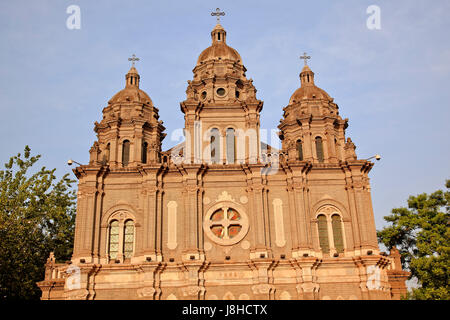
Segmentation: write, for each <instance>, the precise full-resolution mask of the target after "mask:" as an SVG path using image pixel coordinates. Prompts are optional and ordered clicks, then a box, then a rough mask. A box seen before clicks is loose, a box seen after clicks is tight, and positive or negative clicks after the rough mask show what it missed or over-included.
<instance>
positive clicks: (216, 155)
mask: <svg viewBox="0 0 450 320" xmlns="http://www.w3.org/2000/svg"><path fill="white" fill-rule="evenodd" d="M210 141H211V143H210V152H211V162H212V163H219V162H220V134H219V129H217V128H213V129H211V140H210Z"/></svg>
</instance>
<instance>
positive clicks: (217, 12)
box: [211, 8, 225, 24]
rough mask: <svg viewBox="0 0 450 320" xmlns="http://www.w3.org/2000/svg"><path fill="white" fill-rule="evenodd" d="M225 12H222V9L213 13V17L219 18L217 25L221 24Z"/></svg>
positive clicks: (217, 9)
mask: <svg viewBox="0 0 450 320" xmlns="http://www.w3.org/2000/svg"><path fill="white" fill-rule="evenodd" d="M224 15H225V12H223V11H222V12H220V8H216V12H211V16H213V17H214V16H216V17H217V24H220V16H224Z"/></svg>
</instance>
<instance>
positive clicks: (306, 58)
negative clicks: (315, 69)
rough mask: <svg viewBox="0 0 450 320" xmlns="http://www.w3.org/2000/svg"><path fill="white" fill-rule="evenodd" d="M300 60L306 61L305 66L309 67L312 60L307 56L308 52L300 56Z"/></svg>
mask: <svg viewBox="0 0 450 320" xmlns="http://www.w3.org/2000/svg"><path fill="white" fill-rule="evenodd" d="M300 59H303V60H305V66H307V65H308V60H309V59H311V56H307V55H306V52H304V53H303V55H302V56H300Z"/></svg>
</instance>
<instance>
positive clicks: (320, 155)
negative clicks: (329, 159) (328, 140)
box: [316, 137, 323, 162]
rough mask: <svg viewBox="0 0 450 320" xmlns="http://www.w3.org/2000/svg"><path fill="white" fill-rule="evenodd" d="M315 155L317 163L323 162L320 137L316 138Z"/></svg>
mask: <svg viewBox="0 0 450 320" xmlns="http://www.w3.org/2000/svg"><path fill="white" fill-rule="evenodd" d="M316 154H317V159H318V160H319V162H323V143H322V138H321V137H316Z"/></svg>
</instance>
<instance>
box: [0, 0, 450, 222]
mask: <svg viewBox="0 0 450 320" xmlns="http://www.w3.org/2000/svg"><path fill="white" fill-rule="evenodd" d="M74 4H75V5H78V6H79V7H80V9H81V29H80V30H69V29H68V28H67V27H66V20H67V18H68V16H69V15H68V14H67V13H66V9H67V7H68V6H70V5H74ZM372 4H376V5H378V6H379V7H380V9H381V30H369V29H368V28H367V27H366V20H367V18H368V17H369V15H368V14H367V13H366V9H367V7H368V6H369V5H372ZM216 7H220V8H221V9H223V10H224V11H225V12H226V16H225V17H223V18H222V25H223V26H224V27H225V29H226V30H227V43H228V44H229V45H230V46H232V47H233V48H235V49H237V50H238V51H239V53H240V54H241V57H242V59H243V62H244V64H245V66H246V68H247V69H248V71H247V76H248V77H250V78H252V79H253V80H254V82H253V83H254V85H255V87H256V88H257V89H258V93H257V96H258V98H259V99H261V100H263V101H264V109H263V111H262V114H261V124H262V127H263V128H265V129H268V130H270V129H274V128H276V126H277V125H278V122H279V120H280V118H281V116H282V108H283V107H284V106H286V105H287V103H288V102H289V98H290V96H291V94H292V93H293V92H294V91H295V89H296V88H298V87H299V85H300V83H299V78H298V74H299V72H300V70H301V67H302V63H303V62H302V61H300V59H299V56H300V55H301V54H302V53H303V52H304V51H306V52H308V54H309V55H311V57H312V59H311V60H310V66H311V68H312V70H313V71H314V72H315V74H316V84H317V85H318V86H319V87H321V88H323V89H324V90H326V91H327V92H328V93H329V94H330V95H331V96H332V97H334V98H335V102H337V103H338V105H339V107H340V114H341V116H342V117H343V118H349V119H350V122H349V124H350V126H349V128H348V129H347V136H348V137H351V138H352V140H353V142H354V143H355V144H356V145H357V150H356V151H357V154H358V156H359V157H360V158H367V157H369V156H372V155H374V154H376V153H379V154H381V155H382V157H383V159H382V160H381V161H380V162H377V163H376V164H375V167H374V169H373V170H372V172H371V173H370V177H371V184H372V199H373V205H374V211H375V220H376V224H377V228H378V229H379V228H381V227H382V226H383V225H384V222H383V216H385V215H387V214H389V212H390V210H391V209H392V208H393V207H398V206H403V205H405V204H406V199H407V198H408V196H409V195H411V194H418V193H422V192H432V191H435V190H437V189H441V188H443V186H444V182H445V179H446V178H450V161H449V159H450V142H449V125H448V124H449V122H450V111H449V110H450V109H449V101H450V90H449V80H450V79H449V78H450V76H449V75H450V44H449V41H448V30H450V19H449V18H448V15H449V14H450V2H449V1H447V0H433V1H412V0H397V1H375V0H373V1H364V0H343V1H325V0H322V1H298V0H297V1H242V0H241V1H230V0H228V1H148V0H147V1H138V0H136V1H133V0H129V1H112V0H108V1H102V0H96V1H88V0H71V1H62V0H60V1H54V0H53V1H51V0H47V1H46V0H39V1H24V0H15V1H5V0H2V1H1V2H0V37H1V39H2V50H1V51H0V69H1V77H0V108H1V113H0V114H1V117H0V136H1V137H2V138H1V139H0V163H1V164H2V163H5V162H7V160H8V159H9V157H10V156H11V155H14V154H16V153H17V152H20V151H22V150H23V148H24V146H25V145H29V146H30V147H31V149H32V152H33V153H37V154H42V155H43V157H42V160H41V161H40V164H41V165H45V166H47V167H50V168H57V173H58V174H59V175H60V176H62V175H63V174H64V173H68V172H71V168H70V167H68V166H67V165H66V161H67V159H69V158H73V159H75V160H76V161H78V162H81V163H87V162H88V160H89V152H88V151H89V148H90V147H91V146H92V143H93V141H94V140H95V138H96V137H95V133H94V132H93V126H94V122H95V121H100V120H101V111H102V108H103V107H105V106H106V104H107V101H108V100H109V99H110V98H111V97H112V96H113V95H114V93H116V92H117V91H119V90H121V89H122V88H123V87H124V75H125V73H126V72H127V71H128V69H129V67H130V64H129V62H128V60H127V59H128V57H130V56H131V54H133V53H135V54H136V55H137V56H138V57H139V58H140V59H141V60H140V61H139V62H138V63H137V69H138V70H139V72H140V75H141V88H142V89H143V90H145V91H146V92H147V93H148V94H149V95H150V97H151V98H152V100H153V102H154V104H155V105H156V106H157V107H158V108H159V110H160V118H161V119H162V120H163V121H164V124H165V126H166V128H167V131H166V132H167V133H168V137H167V138H166V140H165V141H164V144H163V147H164V148H165V149H168V148H170V147H172V146H173V145H174V144H175V143H176V142H173V141H170V139H169V138H170V133H171V132H173V131H174V130H175V129H177V128H182V127H183V126H184V120H183V114H182V113H181V111H180V108H179V103H180V102H181V101H183V100H184V99H185V90H186V85H187V80H191V79H192V69H193V68H194V66H195V63H196V61H197V58H198V55H199V54H200V53H201V51H202V50H203V49H205V48H206V47H208V46H209V45H210V31H211V29H212V28H213V27H214V25H215V22H216V20H215V18H213V17H211V16H210V12H211V11H213V10H215V8H216ZM72 177H74V176H73V174H72Z"/></svg>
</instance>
